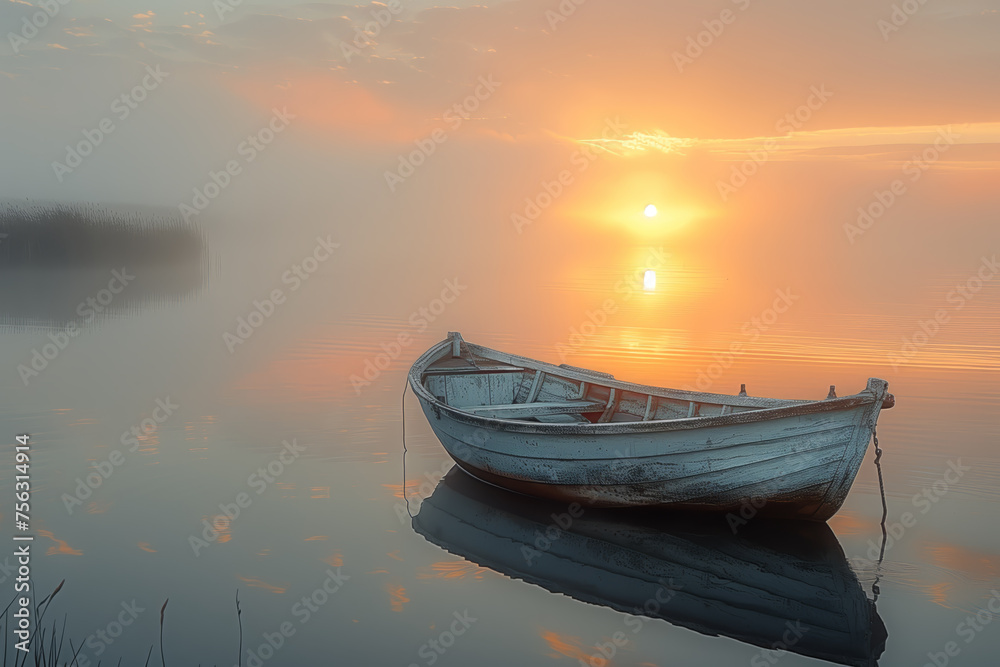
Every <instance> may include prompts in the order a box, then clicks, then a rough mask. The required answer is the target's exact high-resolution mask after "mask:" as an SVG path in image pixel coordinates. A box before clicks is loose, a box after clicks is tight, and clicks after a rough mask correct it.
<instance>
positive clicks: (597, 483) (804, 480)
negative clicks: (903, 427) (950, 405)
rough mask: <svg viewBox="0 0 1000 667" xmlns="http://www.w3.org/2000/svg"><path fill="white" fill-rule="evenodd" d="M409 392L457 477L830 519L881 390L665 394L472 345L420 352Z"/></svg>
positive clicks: (639, 501)
mask: <svg viewBox="0 0 1000 667" xmlns="http://www.w3.org/2000/svg"><path fill="white" fill-rule="evenodd" d="M408 380H409V384H410V387H411V388H412V389H413V392H414V393H415V394H416V395H417V398H418V399H419V401H420V405H421V408H422V409H423V411H424V415H425V416H426V417H427V419H428V421H429V422H430V425H431V428H432V429H433V430H434V433H435V434H436V435H437V437H438V439H439V440H440V441H441V444H442V445H444V448H445V449H446V450H447V452H448V454H449V455H450V456H451V457H452V458H453V459H454V460H455V462H456V463H457V464H458V465H459V466H461V468H462V469H463V470H465V471H466V472H468V473H469V474H471V475H472V476H474V477H477V478H479V479H481V480H483V481H485V482H488V483H490V484H494V485H497V486H501V487H504V488H507V489H509V490H512V491H516V492H519V493H523V494H527V495H534V496H539V497H544V498H551V499H558V500H563V501H576V502H580V503H585V504H587V505H589V506H594V507H634V506H659V507H664V508H669V509H677V510H706V511H716V512H730V513H738V514H740V515H741V516H743V517H744V518H746V516H747V515H748V514H749V515H752V516H770V517H777V518H796V519H810V520H814V521H826V520H827V519H829V518H830V517H831V516H833V515H834V514H835V513H836V512H837V510H838V509H839V508H840V506H841V504H842V503H843V502H844V499H845V498H846V497H847V493H848V491H849V490H850V488H851V484H852V483H853V482H854V477H855V475H857V472H858V468H859V467H860V465H861V461H862V459H863V457H864V454H865V450H866V449H867V448H868V442H869V440H870V438H871V435H872V432H873V431H874V429H875V423H876V420H877V419H878V415H879V411H880V410H881V409H883V408H889V407H892V405H893V404H894V399H893V397H892V394H889V393H888V387H889V385H888V383H887V382H886V381H885V380H880V379H878V378H870V379H869V380H868V386H867V387H866V388H865V390H864V391H862V392H859V393H857V394H854V395H851V396H843V397H840V398H838V397H836V395H835V393H834V391H833V387H831V388H830V395H829V396H827V398H826V399H824V400H819V401H803V400H785V399H775V398H757V397H751V396H748V395H746V392H745V391H741V392H740V393H739V395H734V396H730V395H723V394H709V393H703V392H691V391H682V390H677V389H664V388H659V387H651V386H646V385H639V384H633V383H631V382H622V381H619V380H615V379H614V377H613V376H611V375H608V374H607V373H599V372H596V371H590V370H586V369H583V368H576V367H573V366H567V365H565V364H563V365H560V366H555V365H552V364H548V363H545V362H541V361H535V360H532V359H527V358H525V357H519V356H516V355H512V354H507V353H504V352H499V351H497V350H491V349H489V348H486V347H482V346H479V345H473V344H471V343H467V342H466V341H465V340H463V339H462V336H461V334H458V333H450V334H449V336H448V338H447V339H445V340H443V341H441V342H440V343H438V344H437V345H434V346H433V347H432V348H430V349H429V350H427V352H425V353H424V354H423V355H421V356H420V358H419V359H417V361H416V362H415V363H414V364H413V367H412V368H411V369H410V373H409V378H408Z"/></svg>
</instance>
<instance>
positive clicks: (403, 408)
mask: <svg viewBox="0 0 1000 667" xmlns="http://www.w3.org/2000/svg"><path fill="white" fill-rule="evenodd" d="M409 388H410V377H409V375H407V376H406V379H405V380H403V397H402V400H401V401H400V412H401V413H402V414H401V417H402V424H403V428H402V430H403V501H404V502H405V503H406V513H407V514H409V515H410V518H411V519H412V518H413V512H411V511H410V497H409V496H408V495H406V390H407V389H409Z"/></svg>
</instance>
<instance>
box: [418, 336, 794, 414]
mask: <svg viewBox="0 0 1000 667" xmlns="http://www.w3.org/2000/svg"><path fill="white" fill-rule="evenodd" d="M453 341H454V344H453V346H452V348H451V350H450V351H449V352H446V353H444V354H443V355H442V356H440V357H439V358H438V359H437V360H435V361H433V362H432V363H430V364H428V365H427V367H426V368H424V369H423V371H422V373H421V377H420V381H421V383H422V384H423V385H424V387H425V388H426V389H427V390H428V391H429V392H430V393H431V394H433V395H434V397H435V398H437V400H439V401H441V402H442V403H444V404H445V405H449V406H451V407H454V408H458V409H460V410H462V411H463V412H468V413H471V414H474V415H479V416H481V417H490V418H493V419H510V420H517V421H532V422H546V423H564V424H573V423H587V422H590V423H606V422H642V421H656V420H676V419H692V418H696V417H715V416H720V415H727V414H733V413H737V412H747V411H749V410H761V409H765V408H775V407H784V406H788V405H795V404H800V403H805V402H807V401H794V400H781V399H772V398H758V397H751V396H747V395H746V392H745V389H744V388H741V392H740V393H739V394H737V395H732V396H727V395H722V394H707V393H698V392H688V391H680V390H673V389H660V388H656V387H646V386H643V385H635V384H631V383H625V382H619V381H615V378H614V376H612V375H610V374H608V373H601V372H598V371H592V370H588V369H585V368H577V367H575V366H569V365H567V364H561V365H559V366H553V365H550V364H544V363H541V362H536V361H533V360H530V359H525V358H523V357H515V356H513V355H508V354H505V353H503V352H498V351H496V350H491V349H489V348H484V347H480V346H478V345H471V344H468V343H466V342H465V341H463V340H461V338H458V339H457V340H454V339H453Z"/></svg>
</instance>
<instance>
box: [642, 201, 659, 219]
mask: <svg viewBox="0 0 1000 667" xmlns="http://www.w3.org/2000/svg"><path fill="white" fill-rule="evenodd" d="M643 213H645V214H646V217H647V218H652V217H653V216H655V215H656V206H654V205H653V204H647V205H646V209H645V210H644V211H643Z"/></svg>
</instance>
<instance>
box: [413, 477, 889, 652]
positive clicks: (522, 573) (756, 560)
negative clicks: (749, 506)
mask: <svg viewBox="0 0 1000 667" xmlns="http://www.w3.org/2000/svg"><path fill="white" fill-rule="evenodd" d="M713 519H714V520H713ZM413 528H414V530H415V531H416V532H417V533H419V534H421V535H423V536H424V537H425V538H426V539H427V540H428V541H430V542H432V543H433V544H436V545H438V546H440V547H442V548H443V549H445V550H447V551H449V552H451V553H453V554H456V555H458V556H460V557H462V558H465V559H467V560H469V561H471V562H473V563H476V564H477V565H479V566H481V567H488V568H490V569H492V570H495V571H497V572H499V573H501V574H504V575H506V576H508V577H511V578H514V579H520V580H522V581H525V582H527V583H529V584H534V585H537V586H541V587H542V588H544V589H545V590H547V591H549V592H552V593H558V594H562V595H566V596H568V597H571V598H573V599H575V600H579V601H581V602H586V603H589V604H594V605H601V606H605V607H610V608H612V609H615V610H617V611H620V612H624V613H625V614H626V616H625V617H624V619H623V620H622V621H621V622H618V621H615V622H614V623H613V625H614V629H615V630H621V631H622V632H624V633H625V635H626V636H627V637H633V636H634V634H635V633H638V632H639V631H640V630H641V629H642V628H643V627H645V625H646V624H647V622H648V621H647V620H646V619H645V618H640V617H648V618H654V619H661V620H663V621H666V622H667V623H670V624H671V625H675V626H678V627H683V628H688V629H691V630H694V631H695V632H700V633H702V634H706V635H711V636H722V637H730V638H732V639H735V640H737V641H741V642H745V643H747V644H752V645H754V646H759V647H761V648H762V649H763V651H761V652H758V653H756V654H755V655H753V656H752V657H751V658H750V664H751V665H774V664H775V663H777V661H778V658H780V657H781V656H782V655H783V654H784V652H785V651H790V652H792V653H797V654H799V655H804V656H810V657H813V658H818V659H821V660H826V661H829V662H833V663H837V664H842V665H856V666H858V667H860V666H862V665H869V666H870V665H877V664H878V658H879V657H880V656H881V655H882V653H883V651H884V650H885V642H886V638H887V632H886V628H885V625H884V623H883V622H882V619H881V618H880V617H879V614H878V611H877V610H876V608H875V603H874V602H873V601H871V600H869V599H868V597H867V595H866V594H865V591H864V589H863V588H862V587H861V583H860V582H859V581H858V578H857V576H856V575H855V574H854V572H853V571H852V569H851V567H850V565H849V563H848V562H847V559H846V558H845V556H844V551H843V549H842V548H841V546H840V543H839V542H838V541H837V538H836V536H835V535H834V534H833V531H832V530H830V527H829V526H827V525H826V524H822V523H812V522H802V521H796V522H787V521H785V522H769V521H756V522H754V523H753V524H752V525H747V526H746V527H745V528H744V529H742V530H740V531H739V533H738V534H737V535H733V534H732V531H730V529H729V527H728V526H727V524H726V522H725V521H724V520H723V519H722V518H721V517H698V518H697V519H695V518H693V517H690V516H683V515H674V516H664V515H662V514H661V513H658V512H657V513H653V512H644V511H642V510H632V511H629V510H626V511H615V510H600V509H590V508H588V509H587V510H586V511H583V512H578V513H576V516H571V515H570V514H569V513H568V511H567V508H566V505H564V504H560V503H554V502H547V501H543V500H538V499H535V498H527V497H525V496H520V495H516V494H512V493H508V492H506V491H503V490H501V489H497V488H494V487H491V486H488V485H486V484H483V483H481V482H478V481H476V480H474V479H472V478H470V477H469V476H468V475H466V474H465V473H463V472H462V471H461V470H454V469H452V470H451V471H450V472H449V473H448V474H447V475H445V477H444V479H442V480H441V482H440V483H439V484H438V486H437V488H436V489H435V490H434V492H433V493H432V494H431V495H430V497H428V498H427V499H426V500H424V501H423V503H421V505H420V512H419V513H418V514H417V515H416V516H415V517H414V518H413ZM651 631H652V630H647V632H651ZM657 632H660V630H657ZM609 634H610V633H609ZM678 639H680V638H678ZM594 657H595V658H601V657H602V655H601V654H599V653H596V650H595V654H594ZM583 662H586V660H584V661H583ZM589 664H602V663H600V662H598V661H597V660H594V661H592V662H591V663H589Z"/></svg>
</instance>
